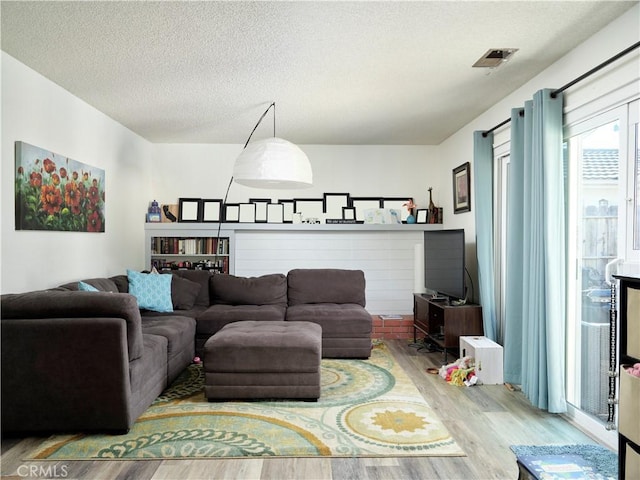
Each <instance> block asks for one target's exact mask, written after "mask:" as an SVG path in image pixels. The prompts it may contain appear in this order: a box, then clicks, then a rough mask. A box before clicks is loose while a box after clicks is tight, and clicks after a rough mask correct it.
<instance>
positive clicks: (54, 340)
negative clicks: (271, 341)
mask: <svg viewBox="0 0 640 480" xmlns="http://www.w3.org/2000/svg"><path fill="white" fill-rule="evenodd" d="M3 313H4V312H3ZM126 323H127V322H126V321H125V320H124V319H122V318H107V317H104V318H95V317H90V318H33V319H5V318H3V319H2V321H1V322H0V325H1V327H2V329H1V330H2V332H1V335H2V341H1V348H2V350H1V362H2V363H1V365H2V379H1V381H2V399H1V402H2V430H3V432H44V431H56V430H57V431H60V430H62V431H76V430H110V431H119V432H122V431H126V430H128V429H129V428H130V426H131V425H132V423H133V421H135V419H134V418H133V415H132V413H131V408H130V404H131V384H130V381H129V362H128V354H127V344H126V329H127V325H126Z"/></svg>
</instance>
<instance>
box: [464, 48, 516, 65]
mask: <svg viewBox="0 0 640 480" xmlns="http://www.w3.org/2000/svg"><path fill="white" fill-rule="evenodd" d="M517 51H518V49H517V48H492V49H490V50H487V52H486V53H485V54H484V55H482V57H480V58H479V59H478V60H477V61H476V63H474V64H473V66H474V67H479V68H496V67H499V66H500V65H502V64H503V63H504V62H506V61H507V60H509V59H510V58H511V56H512V55H513V54H514V53H516V52H517Z"/></svg>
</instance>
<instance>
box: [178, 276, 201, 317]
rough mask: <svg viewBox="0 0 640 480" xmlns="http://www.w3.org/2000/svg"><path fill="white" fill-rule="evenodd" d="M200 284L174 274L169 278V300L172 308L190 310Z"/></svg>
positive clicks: (198, 291)
mask: <svg viewBox="0 0 640 480" xmlns="http://www.w3.org/2000/svg"><path fill="white" fill-rule="evenodd" d="M200 289H201V285H200V284H199V283H196V282H192V281H191V280H187V279H186V278H183V277H179V276H176V275H174V276H173V278H172V280H171V301H172V302H173V308H174V310H191V309H192V308H193V306H194V305H195V303H196V298H198V294H199V293H200Z"/></svg>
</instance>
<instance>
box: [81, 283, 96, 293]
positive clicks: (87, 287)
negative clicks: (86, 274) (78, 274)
mask: <svg viewBox="0 0 640 480" xmlns="http://www.w3.org/2000/svg"><path fill="white" fill-rule="evenodd" d="M78 290H80V291H82V292H99V291H100V290H98V289H97V288H96V287H94V286H93V285H89V284H88V283H85V282H78Z"/></svg>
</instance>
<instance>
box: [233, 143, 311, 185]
mask: <svg viewBox="0 0 640 480" xmlns="http://www.w3.org/2000/svg"><path fill="white" fill-rule="evenodd" d="M233 179H234V181H236V182H237V183H239V184H241V185H246V186H248V187H254V188H275V189H279V188H281V189H295V188H307V187H311V186H312V185H313V173H312V171H311V164H310V163H309V159H308V158H307V156H306V155H305V153H304V152H303V151H302V150H301V149H300V148H299V147H298V146H296V145H294V144H293V143H291V142H288V141H287V140H283V139H282V138H277V137H272V138H267V139H264V140H258V141H255V142H251V143H249V144H248V145H247V146H246V148H245V149H244V150H242V153H241V154H240V155H239V156H238V158H237V159H236V163H235V165H234V167H233Z"/></svg>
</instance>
